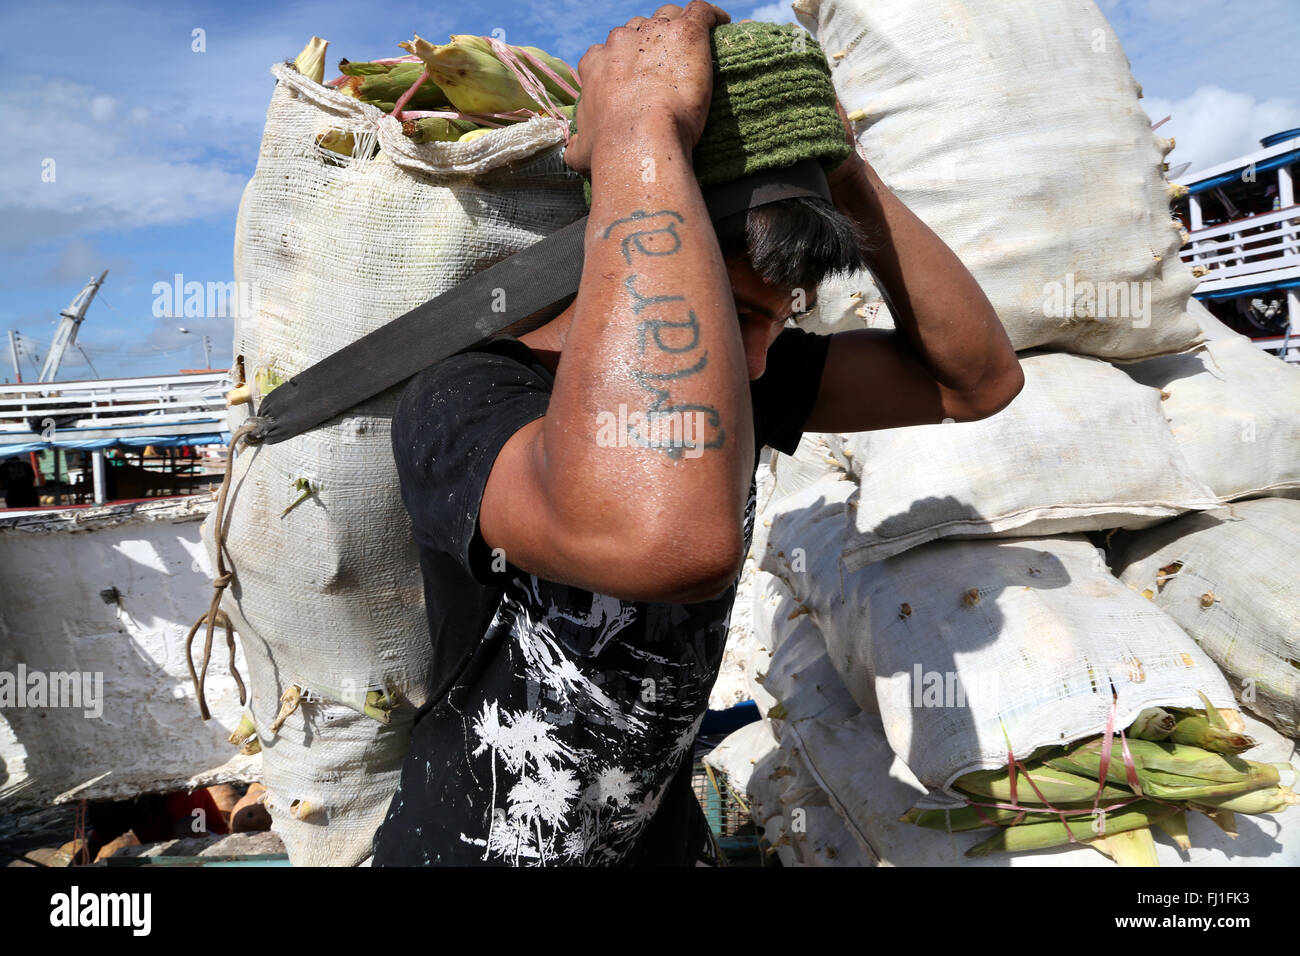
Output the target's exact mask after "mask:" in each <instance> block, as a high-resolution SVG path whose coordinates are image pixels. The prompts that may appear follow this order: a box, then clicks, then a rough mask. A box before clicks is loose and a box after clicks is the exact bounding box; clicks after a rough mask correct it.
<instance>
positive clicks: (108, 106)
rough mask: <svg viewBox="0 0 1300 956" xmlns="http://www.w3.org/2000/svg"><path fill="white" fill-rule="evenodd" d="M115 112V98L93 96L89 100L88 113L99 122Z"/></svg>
mask: <svg viewBox="0 0 1300 956" xmlns="http://www.w3.org/2000/svg"><path fill="white" fill-rule="evenodd" d="M116 112H117V100H115V99H113V97H111V96H95V97H92V98H91V100H90V115H91V116H93V117H94V118H95V119H97V120H99V121H100V122H101V123H102V122H103V121H104V120H106V119H110V118H111V117H112V116H113V114H114V113H116Z"/></svg>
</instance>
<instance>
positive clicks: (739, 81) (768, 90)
mask: <svg viewBox="0 0 1300 956" xmlns="http://www.w3.org/2000/svg"><path fill="white" fill-rule="evenodd" d="M710 46H711V51H712V54H713V100H712V102H711V103H710V105H709V116H708V119H707V120H706V122H705V124H704V132H703V133H702V134H701V136H700V141H699V142H698V143H697V144H696V146H695V152H694V154H693V157H692V161H693V163H694V166H695V175H696V178H698V179H699V181H700V185H701V186H712V185H714V184H717V183H726V182H731V181H732V180H735V179H740V178H741V177H742V176H748V175H751V174H753V173H758V172H762V171H764V170H768V169H779V168H782V167H785V166H793V165H794V164H795V163H797V162H800V161H801V160H805V159H816V160H818V161H819V162H820V163H821V164H822V168H823V169H825V170H826V171H827V172H830V171H831V170H832V169H834V168H835V167H836V166H838V165H839V164H840V163H842V162H844V160H845V159H847V158H848V157H849V156H850V155H851V154H852V153H853V147H852V146H850V145H849V144H848V142H847V141H846V140H845V138H844V125H843V124H842V123H841V122H840V117H839V114H838V113H837V112H836V110H835V87H834V86H833V85H832V84H831V71H830V67H829V66H828V65H827V63H826V57H825V56H824V55H823V54H822V50H821V47H820V46H819V45H818V44H817V41H816V40H814V39H813V38H812V37H811V36H809V35H808V34H807V33H805V32H804V31H803V30H801V29H799V28H798V27H795V26H779V25H777V24H775V23H758V22H753V23H724V24H720V25H718V26H717V27H715V28H714V29H713V35H712V39H711V43H710ZM570 128H571V129H576V124H571V127H570ZM586 194H587V201H588V203H590V202H591V184H590V182H589V183H588V184H587V186H586Z"/></svg>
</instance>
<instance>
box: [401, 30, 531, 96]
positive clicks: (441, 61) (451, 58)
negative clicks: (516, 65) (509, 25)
mask: <svg viewBox="0 0 1300 956" xmlns="http://www.w3.org/2000/svg"><path fill="white" fill-rule="evenodd" d="M400 46H401V47H402V49H404V50H408V51H409V52H411V53H414V54H415V55H416V56H418V57H419V58H420V59H421V60H422V61H424V67H425V69H426V70H427V71H428V73H429V76H430V77H432V78H433V80H434V82H436V83H437V84H438V86H440V87H441V88H442V90H443V92H444V93H446V95H447V98H448V99H449V100H450V101H451V103H452V105H453V106H455V107H456V109H458V110H460V111H461V112H463V113H510V112H513V111H515V110H521V109H530V110H536V109H538V108H539V106H538V104H537V102H536V101H535V100H533V99H532V98H531V97H530V96H529V95H528V94H527V93H525V92H524V88H523V87H522V86H521V85H520V84H519V80H518V79H517V78H516V77H515V75H514V74H513V73H511V72H510V70H509V69H508V68H507V67H506V66H505V64H503V63H502V62H501V61H500V60H498V59H497V58H496V57H495V56H494V55H493V54H492V51H491V49H490V48H487V49H484V48H485V47H487V44H486V43H484V42H483V40H482V39H480V38H478V37H469V38H466V37H465V36H463V35H461V36H456V37H452V42H450V43H446V44H443V45H442V46H435V45H434V44H432V43H430V42H429V41H428V40H425V39H422V38H421V37H419V36H416V37H415V38H414V39H413V40H412V41H411V42H409V43H402V44H400Z"/></svg>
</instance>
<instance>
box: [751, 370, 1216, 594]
mask: <svg viewBox="0 0 1300 956" xmlns="http://www.w3.org/2000/svg"><path fill="white" fill-rule="evenodd" d="M1021 368H1023V370H1024V373H1025V386H1024V389H1023V390H1022V391H1021V393H1020V394H1019V395H1018V396H1017V397H1016V399H1015V401H1013V402H1012V403H1011V404H1010V405H1008V406H1007V407H1006V408H1005V409H1003V410H1002V411H1001V412H999V413H998V414H996V415H993V416H992V417H990V418H985V419H981V420H980V421H974V422H961V423H948V424H939V425H916V426H912V427H908V428H888V429H882V430H877V431H868V432H857V433H853V434H847V435H828V436H827V444H828V446H829V449H830V452H829V455H827V456H823V462H824V464H823V466H822V467H823V470H824V473H825V474H827V475H828V476H830V477H831V478H833V479H836V480H842V479H844V478H847V479H849V480H850V481H851V482H853V483H854V484H856V486H857V488H858V492H857V494H856V496H855V502H854V507H853V524H854V527H855V529H856V531H855V533H854V534H853V535H852V536H851V537H850V538H849V539H847V540H846V542H845V545H844V554H843V556H842V558H843V561H844V563H845V565H846V567H849V568H856V567H860V566H862V565H864V564H868V563H870V562H873V561H879V560H882V559H884V558H887V557H890V556H892V555H895V554H899V553H901V552H903V551H906V550H908V549H909V548H914V547H917V546H918V545H921V544H925V543H926V542H928V541H933V540H935V539H937V538H944V537H955V536H976V535H978V536H992V535H998V536H1009V535H1014V536H1017V537H1020V536H1028V535H1041V534H1067V533H1073V532H1079V531H1097V530H1101V529H1104V528H1117V527H1123V528H1131V529H1136V528H1141V527H1147V526H1149V525H1152V524H1155V523H1157V522H1159V521H1162V520H1165V519H1168V518H1173V517H1176V516H1178V515H1180V514H1182V513H1183V512H1185V511H1194V510H1200V511H1204V510H1208V509H1210V508H1215V507H1217V506H1218V505H1219V498H1218V496H1217V495H1215V494H1214V492H1213V491H1212V490H1211V489H1210V488H1209V487H1207V486H1206V485H1205V484H1204V483H1203V482H1202V481H1201V480H1200V479H1199V478H1197V477H1196V475H1195V474H1194V473H1193V471H1192V468H1191V466H1190V465H1189V463H1188V461H1187V459H1186V457H1185V456H1184V455H1183V452H1182V450H1181V449H1180V448H1179V446H1178V443H1177V441H1176V440H1175V439H1174V436H1173V435H1172V434H1171V433H1170V431H1169V427H1168V425H1167V424H1166V422H1165V419H1164V415H1163V414H1162V412H1161V401H1160V393H1159V392H1157V391H1156V390H1155V389H1153V388H1147V387H1146V386H1143V385H1138V384H1137V383H1135V382H1133V381H1132V380H1131V379H1129V378H1128V376H1126V375H1125V374H1124V373H1123V372H1121V371H1120V370H1119V369H1117V368H1115V367H1114V366H1112V365H1109V364H1108V363H1106V362H1103V361H1101V360H1099V359H1093V358H1087V357H1084V356H1078V355H1065V354H1062V353H1059V352H1042V353H1036V354H1029V355H1025V356H1024V357H1023V358H1022V360H1021ZM812 440H814V439H813V437H812V436H807V435H806V436H804V442H809V441H812ZM808 464H809V466H810V467H809V468H807V469H804V470H805V471H811V470H812V469H814V468H815V467H816V461H815V456H813V461H811V462H808ZM783 472H784V467H783V465H782V463H780V462H778V465H777V468H776V474H777V481H778V484H781V483H782V476H783ZM800 483H801V484H804V485H806V484H807V483H808V475H807V474H804V475H803V476H801V478H800ZM786 500H789V499H786ZM776 510H778V511H781V510H782V507H781V505H780V503H779V502H778V503H777V505H776ZM783 520H785V515H784V514H776V515H773V517H772V521H773V526H774V527H775V525H777V524H779V523H780V522H781V521H783ZM761 536H762V532H761V531H760V530H759V529H755V536H754V553H755V554H756V555H758V554H760V553H761V552H760V550H759V548H760V538H761Z"/></svg>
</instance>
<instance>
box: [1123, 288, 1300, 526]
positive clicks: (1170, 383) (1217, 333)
mask: <svg viewBox="0 0 1300 956" xmlns="http://www.w3.org/2000/svg"><path fill="white" fill-rule="evenodd" d="M1189 311H1190V312H1191V313H1192V314H1193V315H1197V316H1198V318H1200V320H1201V322H1202V327H1203V328H1204V329H1205V330H1206V332H1207V335H1208V336H1209V337H1210V341H1209V342H1208V343H1207V344H1206V346H1205V348H1204V349H1203V350H1200V351H1197V352H1193V353H1190V354H1186V355H1166V356H1162V357H1161V358H1155V359H1148V360H1147V361H1145V362H1137V363H1135V364H1132V365H1125V366H1123V369H1124V371H1125V372H1127V373H1128V374H1129V375H1130V376H1131V377H1132V378H1133V379H1134V380H1136V381H1138V382H1141V383H1142V384H1143V385H1149V386H1151V387H1152V388H1158V389H1160V390H1161V391H1162V392H1163V393H1164V396H1165V401H1164V402H1163V403H1162V405H1161V408H1162V409H1163V410H1164V413H1165V417H1166V418H1168V419H1169V427H1170V428H1171V429H1172V430H1173V433H1174V438H1175V439H1177V441H1178V446H1179V447H1180V448H1182V450H1183V454H1185V455H1186V456H1187V460H1188V462H1189V463H1190V464H1191V466H1192V470H1193V471H1194V472H1195V473H1196V475H1197V477H1199V478H1200V479H1201V480H1202V481H1204V482H1205V483H1206V484H1207V485H1209V486H1210V487H1211V488H1213V489H1214V493H1215V494H1217V495H1219V497H1221V498H1223V499H1225V500H1229V501H1232V500H1236V499H1238V498H1255V497H1258V496H1259V495H1275V494H1290V495H1294V494H1297V493H1300V369H1297V368H1295V367H1294V366H1291V365H1288V364H1286V363H1285V362H1280V361H1278V360H1277V359H1276V358H1274V357H1273V356H1272V355H1269V354H1268V353H1267V352H1265V351H1264V350H1262V349H1261V348H1259V346H1257V345H1256V344H1255V343H1254V342H1252V341H1251V340H1250V339H1248V338H1247V337H1246V336H1244V335H1238V334H1236V333H1235V332H1233V331H1232V330H1231V329H1229V328H1228V327H1227V326H1225V325H1223V324H1221V323H1220V322H1219V320H1218V319H1216V318H1215V317H1214V316H1213V315H1211V314H1210V313H1209V311H1208V310H1206V308H1205V306H1203V305H1201V304H1200V303H1199V302H1196V301H1195V300H1193V302H1192V305H1191V306H1190V307H1189ZM1214 326H1217V329H1216V328H1214ZM1224 333H1226V334H1224Z"/></svg>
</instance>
